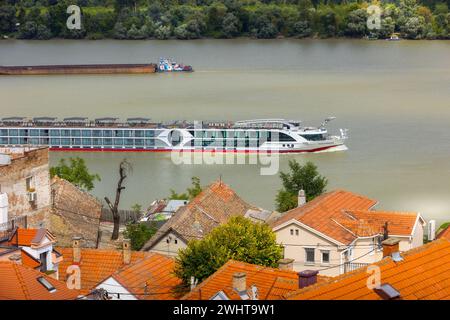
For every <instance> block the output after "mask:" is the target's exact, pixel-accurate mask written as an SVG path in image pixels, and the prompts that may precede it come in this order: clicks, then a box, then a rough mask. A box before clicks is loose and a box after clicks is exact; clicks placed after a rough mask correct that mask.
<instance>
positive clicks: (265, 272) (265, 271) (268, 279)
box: [181, 259, 328, 300]
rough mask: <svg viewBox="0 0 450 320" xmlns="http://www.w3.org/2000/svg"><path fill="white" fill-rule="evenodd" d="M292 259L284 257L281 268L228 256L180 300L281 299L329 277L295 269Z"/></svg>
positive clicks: (280, 263)
mask: <svg viewBox="0 0 450 320" xmlns="http://www.w3.org/2000/svg"><path fill="white" fill-rule="evenodd" d="M292 267H293V260H292V259H282V260H280V262H279V268H269V267H263V266H259V265H255V264H250V263H245V262H240V261H235V260H229V261H228V262H227V263H225V264H224V265H223V266H222V267H221V268H220V269H219V270H217V271H216V272H215V273H214V274H212V275H211V276H209V277H208V278H207V279H205V280H204V281H203V282H202V283H200V284H199V285H198V286H196V287H195V288H193V289H192V290H191V291H190V292H189V293H187V294H186V295H185V296H183V297H182V298H181V300H279V299H282V298H283V295H284V294H286V293H288V292H294V291H296V290H298V289H299V288H302V287H303V286H304V285H305V283H308V282H309V281H312V280H313V278H314V281H318V282H319V283H321V282H323V281H328V278H327V277H322V276H317V273H301V272H300V273H298V272H295V271H293V269H292Z"/></svg>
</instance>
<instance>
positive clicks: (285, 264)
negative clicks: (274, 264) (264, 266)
mask: <svg viewBox="0 0 450 320" xmlns="http://www.w3.org/2000/svg"><path fill="white" fill-rule="evenodd" d="M278 269H280V270H290V271H292V270H293V269H294V259H286V258H285V259H280V260H278Z"/></svg>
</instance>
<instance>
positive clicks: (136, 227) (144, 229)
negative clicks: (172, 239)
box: [123, 223, 156, 251]
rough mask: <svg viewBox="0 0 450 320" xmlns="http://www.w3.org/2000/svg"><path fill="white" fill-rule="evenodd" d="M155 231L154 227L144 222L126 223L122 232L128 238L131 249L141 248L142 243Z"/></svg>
mask: <svg viewBox="0 0 450 320" xmlns="http://www.w3.org/2000/svg"><path fill="white" fill-rule="evenodd" d="M155 233H156V227H155V226H154V225H153V224H152V225H147V224H145V223H128V224H127V226H126V229H125V231H124V233H123V236H124V237H125V238H128V239H130V241H131V249H132V250H136V251H138V250H141V248H142V247H143V246H144V244H145V243H146V242H147V241H148V240H149V239H150V238H151V237H152V236H153V235H154V234H155Z"/></svg>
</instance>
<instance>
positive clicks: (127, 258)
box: [122, 239, 131, 264]
mask: <svg viewBox="0 0 450 320" xmlns="http://www.w3.org/2000/svg"><path fill="white" fill-rule="evenodd" d="M122 248H123V263H124V264H130V262H131V241H130V239H123V243H122Z"/></svg>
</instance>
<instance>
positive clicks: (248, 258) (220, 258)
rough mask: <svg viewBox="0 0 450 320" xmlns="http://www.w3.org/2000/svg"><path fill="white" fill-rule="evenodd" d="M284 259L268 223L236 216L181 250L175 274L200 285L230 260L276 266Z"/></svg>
mask: <svg viewBox="0 0 450 320" xmlns="http://www.w3.org/2000/svg"><path fill="white" fill-rule="evenodd" d="M281 257H282V249H281V247H280V246H279V245H278V244H277V243H276V237H275V233H274V232H273V231H272V229H271V228H270V227H269V226H268V225H267V224H264V223H255V222H252V221H251V220H249V219H247V218H244V217H241V216H235V217H232V218H231V219H230V220H229V222H228V223H226V224H224V225H221V226H218V227H217V228H215V229H213V230H212V231H211V233H209V234H208V235H207V236H206V237H205V238H204V239H202V240H192V241H190V242H189V243H188V246H187V247H186V248H185V249H182V250H180V251H179V254H178V258H177V260H176V264H175V270H174V272H175V274H176V275H177V276H178V277H179V278H180V279H182V280H183V282H184V283H185V284H189V282H190V279H191V277H194V278H195V279H197V280H198V281H199V282H201V281H202V280H204V279H205V278H207V277H208V276H210V275H211V274H213V273H214V272H215V271H216V270H217V269H219V268H220V267H221V266H222V265H224V264H225V263H226V262H227V261H228V260H230V259H234V260H238V261H243V262H247V263H253V264H257V265H261V266H267V267H276V266H277V263H278V260H279V259H280V258H281Z"/></svg>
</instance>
